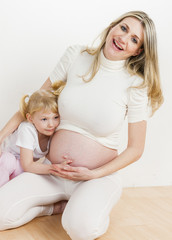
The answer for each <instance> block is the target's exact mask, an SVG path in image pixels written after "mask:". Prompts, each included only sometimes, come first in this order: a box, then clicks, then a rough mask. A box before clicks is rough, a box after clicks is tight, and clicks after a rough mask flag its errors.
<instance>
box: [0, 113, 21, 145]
mask: <svg viewBox="0 0 172 240" xmlns="http://www.w3.org/2000/svg"><path fill="white" fill-rule="evenodd" d="M23 120H24V118H23V116H22V115H21V113H20V112H19V111H18V112H16V113H15V114H14V115H13V116H12V118H11V119H10V120H9V121H8V122H7V124H6V125H5V126H4V127H3V128H2V130H1V131H0V144H2V142H3V141H4V139H5V138H6V137H7V136H8V135H10V134H11V133H12V132H14V130H16V128H17V127H18V126H19V124H20V123H21V122H22V121H23Z"/></svg>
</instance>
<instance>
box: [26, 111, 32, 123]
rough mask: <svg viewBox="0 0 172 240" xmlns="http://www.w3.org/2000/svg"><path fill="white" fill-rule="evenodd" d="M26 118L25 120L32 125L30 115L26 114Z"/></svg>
mask: <svg viewBox="0 0 172 240" xmlns="http://www.w3.org/2000/svg"><path fill="white" fill-rule="evenodd" d="M26 118H27V121H28V122H30V123H32V122H33V120H32V116H31V115H30V113H26Z"/></svg>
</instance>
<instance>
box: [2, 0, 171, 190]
mask: <svg viewBox="0 0 172 240" xmlns="http://www.w3.org/2000/svg"><path fill="white" fill-rule="evenodd" d="M171 9H172V3H171V0H164V1H161V2H159V1H157V0H152V1H151V0H144V1H138V0H133V1H132V0H130V1H128V0H123V1H114V0H101V1H100V0H87V1H82V0H73V1H71V0H63V1H58V0H0V83H1V85H0V110H1V117H0V128H1V127H2V126H3V125H4V124H5V122H6V121H7V120H8V119H9V117H10V116H11V115H12V114H13V113H14V112H15V111H16V110H17V109H18V102H19V99H20V98H21V96H22V95H23V94H24V93H28V92H31V91H33V90H36V89H38V88H39V87H40V86H41V84H42V83H43V82H44V80H45V79H46V78H47V77H48V76H49V73H50V72H51V71H52V69H53V67H54V66H55V64H56V62H57V61H58V59H59V57H60V56H61V55H62V53H63V52H64V50H65V49H66V47H67V46H69V45H72V44H77V43H79V44H90V43H92V41H93V40H94V39H95V38H96V36H97V35H98V34H99V33H100V32H101V31H102V30H103V29H104V27H106V26H107V25H108V24H109V23H110V22H111V21H112V20H114V19H115V18H116V17H118V16H119V15H121V14H123V13H124V12H127V11H130V10H143V11H146V12H147V13H148V14H149V15H150V16H151V18H152V19H153V20H154V22H155V24H156V28H157V35H158V51H159V57H160V59H159V62H160V71H161V78H162V86H163V91H164V95H165V103H164V105H163V106H162V107H161V109H160V110H159V111H158V112H157V113H156V114H155V116H154V117H153V118H152V119H150V121H149V124H148V133H147V140H146V146H145V152H144V154H143V156H142V158H141V159H140V160H139V161H138V162H136V163H134V164H132V165H130V166H129V167H127V168H125V169H123V170H121V175H122V176H123V179H124V180H123V182H124V186H153V185H171V184H172V157H171V148H172V137H171V135H172V127H171V123H172V114H171V103H172V93H171V89H172V73H171V68H172V63H171V54H172V44H171V37H172V16H171ZM170 67H171V68H170ZM124 142H125V141H124Z"/></svg>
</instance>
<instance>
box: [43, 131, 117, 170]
mask: <svg viewBox="0 0 172 240" xmlns="http://www.w3.org/2000/svg"><path fill="white" fill-rule="evenodd" d="M64 156H67V157H68V158H69V159H72V164H71V165H72V166H82V167H87V168H89V169H94V168H97V167H100V166H102V165H104V164H105V163H107V162H109V161H111V160H112V159H114V158H115V157H116V156H117V150H113V149H110V148H107V147H104V146H102V145H101V144H99V143H97V142H95V141H94V140H92V139H90V138H87V137H85V136H82V135H81V134H79V133H76V132H72V131H68V130H59V131H57V132H56V133H55V134H54V136H53V138H52V141H51V144H50V152H49V155H48V159H49V160H50V161H51V162H52V163H61V162H63V161H64Z"/></svg>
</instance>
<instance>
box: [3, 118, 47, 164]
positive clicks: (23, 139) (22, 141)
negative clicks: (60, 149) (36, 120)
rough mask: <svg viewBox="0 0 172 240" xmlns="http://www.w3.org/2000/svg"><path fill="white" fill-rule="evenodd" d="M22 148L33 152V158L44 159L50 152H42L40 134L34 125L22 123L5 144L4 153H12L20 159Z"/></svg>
mask: <svg viewBox="0 0 172 240" xmlns="http://www.w3.org/2000/svg"><path fill="white" fill-rule="evenodd" d="M20 147H22V148H26V149H30V150H33V158H34V159H39V158H42V157H44V156H45V155H46V154H47V153H48V150H49V143H48V146H47V150H46V151H45V152H42V150H41V149H40V146H39V140H38V132H37V130H36V128H35V127H34V125H33V124H31V123H29V122H22V123H21V124H20V125H19V127H18V129H17V130H16V131H15V132H14V133H12V134H11V135H10V136H9V137H8V138H7V139H6V140H5V142H4V143H3V151H6V152H10V153H12V154H13V155H14V156H15V157H16V158H17V159H19V158H20Z"/></svg>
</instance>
